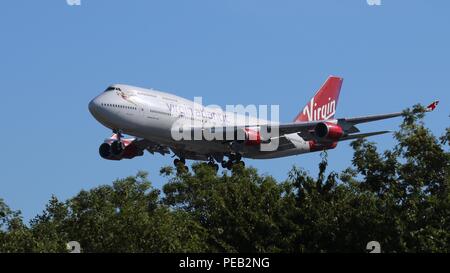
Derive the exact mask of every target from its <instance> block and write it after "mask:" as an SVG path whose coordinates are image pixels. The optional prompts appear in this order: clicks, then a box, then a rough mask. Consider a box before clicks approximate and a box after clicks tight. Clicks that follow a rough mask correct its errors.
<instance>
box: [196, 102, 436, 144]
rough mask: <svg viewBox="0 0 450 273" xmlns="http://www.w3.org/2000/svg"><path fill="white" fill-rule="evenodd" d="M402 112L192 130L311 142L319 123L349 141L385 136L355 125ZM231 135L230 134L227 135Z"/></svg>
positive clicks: (383, 132)
mask: <svg viewBox="0 0 450 273" xmlns="http://www.w3.org/2000/svg"><path fill="white" fill-rule="evenodd" d="M438 103H439V101H434V102H433V103H431V104H430V105H428V106H427V108H426V111H427V112H429V111H433V110H434V109H435V108H436V106H437V105H438ZM402 115H403V112H395V113H389V114H380V115H370V116H360V117H350V118H340V119H333V120H318V121H306V122H292V123H285V124H263V125H258V124H253V125H248V126H229V127H210V128H193V130H194V131H195V130H202V131H205V130H210V132H212V131H214V132H218V131H221V132H223V139H224V142H228V141H227V138H226V137H225V135H226V133H227V132H230V131H231V132H232V134H234V136H236V132H238V131H241V132H242V131H248V130H254V131H259V132H273V130H278V135H275V136H273V135H272V136H273V138H279V139H280V140H282V141H283V140H285V139H286V137H284V136H285V135H289V134H298V135H300V136H301V137H302V138H303V139H304V140H313V139H317V137H316V136H315V135H314V129H315V127H316V126H317V125H318V124H319V123H333V124H337V125H338V126H340V127H341V128H342V129H343V131H344V136H343V137H342V138H340V139H339V140H349V139H355V138H362V137H368V136H373V135H379V134H385V133H388V132H389V131H380V132H370V133H364V134H355V133H358V132H359V129H358V128H356V127H355V125H357V124H361V123H366V122H372V121H377V120H383V119H389V118H395V117H399V116H402ZM228 135H231V134H228ZM261 139H264V138H263V136H261Z"/></svg>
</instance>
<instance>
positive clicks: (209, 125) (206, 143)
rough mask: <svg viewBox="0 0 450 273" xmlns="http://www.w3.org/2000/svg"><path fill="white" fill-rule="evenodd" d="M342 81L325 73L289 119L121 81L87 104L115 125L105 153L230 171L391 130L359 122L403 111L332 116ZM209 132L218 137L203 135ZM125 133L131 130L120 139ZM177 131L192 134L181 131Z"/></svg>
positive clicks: (431, 107) (104, 155)
mask: <svg viewBox="0 0 450 273" xmlns="http://www.w3.org/2000/svg"><path fill="white" fill-rule="evenodd" d="M342 83H343V78H341V77H337V76H329V77H328V78H327V80H326V81H325V83H324V84H323V85H322V86H321V88H319V90H318V91H317V92H316V94H315V95H314V96H313V97H312V98H311V99H310V101H309V102H308V103H307V104H306V105H305V106H304V108H302V110H301V111H300V113H299V114H298V115H297V116H296V117H295V118H294V120H293V121H292V122H288V123H279V122H277V121H270V120H266V119H261V118H257V117H251V116H248V115H244V114H242V113H235V112H227V111H223V110H222V109H220V108H217V107H210V106H206V107H205V106H203V105H202V104H199V103H198V102H195V101H191V100H188V99H185V98H182V97H179V96H176V95H173V94H170V93H167V92H162V91H158V90H155V89H145V88H140V87H136V86H131V85H124V84H114V85H111V86H109V87H108V88H106V90H105V91H104V92H103V93H101V94H100V95H98V96H97V97H95V98H94V99H93V100H92V101H90V102H89V106H88V108H89V111H90V113H91V114H92V116H93V117H94V118H95V119H96V120H97V121H98V122H100V123H101V124H102V125H104V126H105V127H107V128H109V129H111V130H112V131H113V135H112V136H111V137H109V138H107V139H105V140H104V142H103V143H102V144H101V145H100V147H99V154H100V156H101V157H102V158H104V159H108V160H122V159H131V158H134V157H137V156H142V155H144V151H148V152H149V153H151V154H154V153H159V154H161V155H167V154H172V155H173V157H175V159H174V162H173V163H174V165H175V166H176V167H177V168H178V167H180V166H181V167H182V168H187V167H186V165H185V164H186V160H187V159H189V160H199V161H207V162H208V164H209V165H210V166H212V167H213V168H215V169H216V171H217V170H218V169H219V165H218V163H220V164H221V166H222V168H226V169H229V170H231V169H232V168H233V165H235V164H241V165H243V166H245V163H244V162H243V160H242V159H243V158H251V159H270V158H279V157H286V156H293V155H299V154H303V153H309V152H317V151H324V150H328V149H334V148H336V147H337V144H338V143H339V142H340V141H346V140H352V139H358V138H365V137H369V136H375V135H380V134H385V133H388V132H390V131H377V132H368V133H360V131H359V129H358V128H357V127H356V125H358V124H361V123H366V122H373V121H378V120H383V119H389V118H394V117H399V116H401V115H402V112H395V113H389V114H381V115H369V116H359V117H351V118H334V116H335V113H336V107H337V103H338V99H339V94H340V90H341V86H342ZM438 103H439V101H434V102H433V103H431V104H430V105H428V107H427V108H426V110H427V111H432V110H434V109H435V108H436V106H437V104H438ZM206 133H209V134H210V135H211V134H213V135H214V136H215V137H213V138H211V137H209V138H207V137H206ZM124 134H127V135H130V136H132V137H129V138H125V137H124ZM177 134H178V135H179V134H183V135H184V136H191V138H189V137H183V138H179V136H178V135H177ZM174 135H176V137H174ZM193 135H196V136H200V137H197V138H195V137H194V138H192V136H193ZM217 136H219V137H217ZM273 143H276V144H274V145H272V147H270V148H266V149H262V147H263V146H264V145H266V146H270V145H271V144H273Z"/></svg>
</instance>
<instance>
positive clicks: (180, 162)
mask: <svg viewBox="0 0 450 273" xmlns="http://www.w3.org/2000/svg"><path fill="white" fill-rule="evenodd" d="M173 165H175V168H177V171H178V172H180V171H186V172H187V171H188V167H187V166H186V159H184V157H181V158H175V159H174V160H173Z"/></svg>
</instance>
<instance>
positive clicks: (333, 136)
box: [314, 122, 344, 141]
mask: <svg viewBox="0 0 450 273" xmlns="http://www.w3.org/2000/svg"><path fill="white" fill-rule="evenodd" d="M314 134H315V136H316V137H318V138H319V139H322V140H326V141H337V140H339V139H340V138H341V137H342V136H344V130H343V129H342V127H341V126H339V125H337V124H334V123H329V122H321V123H319V124H317V125H316V127H315V128H314Z"/></svg>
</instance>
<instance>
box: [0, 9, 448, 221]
mask: <svg viewBox="0 0 450 273" xmlns="http://www.w3.org/2000/svg"><path fill="white" fill-rule="evenodd" d="M449 11H450V1H446V0H441V1H439V0H436V1H425V0H422V1H419V0H417V1H413V0H382V5H381V6H369V5H367V3H366V1H365V0H351V1H340V0H334V1H332V0H328V1H327V0H321V1H319V0H308V1H306V0H305V1H299V0H279V1H273V0H271V1H269V0H239V1H237V0H215V1H211V0H179V1H176V0H164V1H163V0H159V1H155V0H152V1H149V0H140V1H138V0H136V1H125V0H115V1H112V0H81V6H77V7H73V6H68V5H67V4H66V1H65V0H52V1H24V0H14V1H12V0H9V1H3V2H2V7H1V9H0V33H1V38H0V75H1V76H0V84H1V94H2V107H0V114H1V124H2V129H3V130H2V131H3V132H2V133H3V134H2V135H3V137H4V139H3V141H2V143H3V149H2V156H1V157H0V165H1V180H0V198H4V199H5V201H6V202H7V203H8V204H9V205H10V206H11V207H12V208H13V209H20V210H22V212H23V215H24V217H25V219H27V220H28V219H30V218H31V217H33V216H35V215H36V214H37V213H39V212H41V211H42V210H43V209H44V205H45V204H46V202H47V201H48V199H49V198H50V196H51V195H52V194H55V195H56V196H57V197H58V198H60V199H66V198H69V197H71V196H73V195H75V194H76V193H78V192H79V190H81V189H90V188H93V187H95V186H98V185H101V184H107V183H111V181H112V180H114V179H115V178H120V177H125V176H128V175H133V174H135V173H136V172H137V171H138V170H146V171H148V172H149V173H150V179H151V180H152V182H153V183H154V185H155V186H157V187H161V185H162V184H163V183H164V182H165V181H166V179H165V178H161V177H159V169H160V167H161V166H164V165H168V164H171V161H172V159H171V158H170V157H162V156H152V155H149V154H148V155H146V156H144V157H141V158H136V159H133V160H126V161H120V162H110V161H105V160H102V159H101V158H100V157H99V156H98V146H99V144H100V143H101V142H102V141H103V139H104V138H105V137H108V136H109V135H110V132H109V130H107V129H105V128H103V127H102V126H101V125H100V124H99V123H97V122H96V121H95V120H94V119H93V118H92V117H91V116H90V114H89V112H88V110H87V104H88V102H89V101H90V99H92V98H93V97H94V96H96V95H97V94H98V93H100V92H101V91H102V90H104V89H105V87H107V86H108V85H109V84H111V83H125V84H133V85H138V86H142V87H154V88H157V89H161V90H164V91H169V92H173V93H175V94H177V95H180V96H183V97H186V98H189V99H192V98H193V97H194V96H203V101H204V103H206V104H219V105H222V106H224V105H226V104H244V105H246V104H279V105H280V117H281V120H282V121H286V122H287V121H291V120H292V118H293V117H294V116H295V115H296V114H297V113H298V112H299V110H300V108H302V107H303V105H304V104H305V103H306V102H307V101H308V99H309V98H310V97H311V96H312V95H313V94H314V92H315V91H316V89H317V88H318V87H320V85H321V84H322V82H323V81H324V80H325V79H326V77H327V76H328V75H330V74H334V75H339V76H342V77H344V78H345V80H344V85H343V89H342V92H341V96H340V100H339V105H338V109H337V116H339V117H342V116H358V115H365V114H376V113H384V112H391V111H398V110H402V109H404V108H405V107H408V106H411V105H413V104H415V103H417V102H421V103H424V104H425V103H428V102H431V101H432V100H434V99H435V98H439V99H440V100H441V104H440V106H439V108H438V110H437V111H436V112H435V113H432V114H429V115H428V116H427V118H426V123H427V125H428V126H429V127H430V128H431V130H432V131H433V132H434V133H436V134H441V133H442V132H443V131H444V128H445V127H447V126H448V125H449V118H448V116H449V108H448V105H449V103H450V95H449V94H450V93H449V84H448V80H449V70H450V69H449V68H450V67H449V66H450V53H449V49H450V28H449V27H450V17H449V16H448V13H449ZM399 123H400V119H394V120H388V121H382V122H377V123H373V124H367V125H363V126H361V127H360V129H362V130H363V131H371V130H384V129H388V130H392V129H396V128H397V126H398V125H399ZM371 140H372V141H375V142H377V143H379V147H380V148H381V149H385V148H389V147H392V145H393V143H394V141H393V139H392V136H391V135H385V136H377V137H373V138H371ZM351 157H352V150H351V148H350V147H349V145H348V143H341V144H340V145H339V146H338V148H337V149H336V150H333V151H331V152H330V153H329V159H330V166H331V168H332V169H334V170H342V169H343V168H345V167H347V166H349V165H350V161H351ZM319 160H320V157H319V154H317V153H314V154H308V155H302V156H295V157H289V158H283V159H275V160H269V161H256V160H247V165H252V166H255V167H257V168H258V169H259V170H260V171H261V173H267V174H271V175H273V176H275V177H276V178H277V179H280V180H282V179H285V178H286V177H287V173H288V171H289V169H290V168H291V167H292V165H293V164H295V165H297V166H300V167H303V168H305V169H307V170H309V171H310V172H311V173H313V174H314V173H316V169H317V163H318V162H319Z"/></svg>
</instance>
